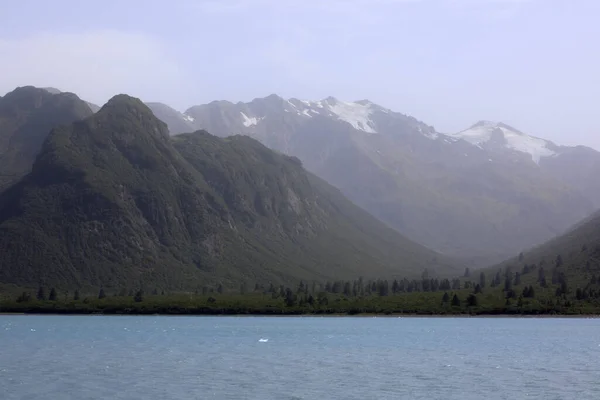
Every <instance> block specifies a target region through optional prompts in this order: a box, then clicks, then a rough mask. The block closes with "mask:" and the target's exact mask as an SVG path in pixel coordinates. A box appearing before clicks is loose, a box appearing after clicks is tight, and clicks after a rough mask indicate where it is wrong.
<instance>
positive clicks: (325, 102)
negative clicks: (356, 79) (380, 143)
mask: <svg viewBox="0 0 600 400" xmlns="http://www.w3.org/2000/svg"><path fill="white" fill-rule="evenodd" d="M287 102H288V104H289V105H290V106H291V107H292V108H293V109H294V111H295V112H296V113H297V114H298V115H304V116H306V117H312V116H314V115H322V116H327V117H335V118H337V119H338V120H340V121H344V122H347V123H349V124H350V125H352V127H353V128H354V129H357V130H360V131H363V132H367V133H377V129H376V125H375V123H374V122H373V120H372V119H371V114H372V113H373V103H371V102H368V101H361V102H346V101H341V100H338V99H336V98H335V97H331V96H330V97H327V98H325V99H322V100H319V101H312V100H298V99H294V98H292V99H289V100H288V101H287ZM286 111H288V112H290V111H291V110H286Z"/></svg>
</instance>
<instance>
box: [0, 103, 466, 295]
mask: <svg viewBox="0 0 600 400" xmlns="http://www.w3.org/2000/svg"><path fill="white" fill-rule="evenodd" d="M0 248H2V249H3V251H2V252H1V253H0V282H2V283H7V284H16V285H24V286H36V285H38V284H42V283H43V284H44V285H47V286H51V285H54V286H58V287H79V286H85V285H87V286H95V287H98V286H104V287H112V288H135V287H139V286H140V285H143V286H147V287H162V288H170V289H182V288H187V289H195V288H198V287H201V286H203V285H209V284H216V283H217V282H222V283H223V284H224V285H233V284H238V285H239V283H240V282H242V281H251V282H262V283H268V282H269V281H271V282H273V283H283V282H286V281H288V282H297V281H298V280H300V279H304V280H313V279H314V280H325V279H338V278H339V279H342V278H348V279H349V278H352V279H354V278H356V277H358V276H361V275H363V276H365V277H369V276H373V277H377V276H381V277H384V276H389V277H392V276H404V275H406V276H418V275H420V274H421V272H422V271H423V270H424V269H428V270H429V271H431V272H432V273H435V274H438V275H452V274H456V273H457V272H458V268H457V267H454V266H453V264H452V263H451V262H450V261H448V260H447V259H446V258H445V257H443V256H441V255H439V254H437V253H435V252H433V251H431V250H428V249H426V248H424V247H422V246H420V245H417V244H415V243H413V242H411V241H409V240H407V239H406V238H404V237H403V236H401V235H400V234H398V233H397V232H396V231H394V230H393V229H391V228H389V227H387V226H386V225H384V224H382V223H381V222H380V221H378V220H377V219H375V218H374V217H372V216H370V215H369V214H368V213H366V212H365V211H363V210H361V209H360V208H358V207H357V206H355V205H354V204H353V203H351V202H350V201H349V200H347V199H345V198H344V197H343V196H342V194H341V193H340V192H339V190H337V189H335V188H333V187H332V186H330V185H329V184H327V183H325V182H324V181H323V180H321V179H319V178H317V177H315V176H313V175H312V174H310V173H308V172H306V171H305V170H304V169H303V168H302V166H301V163H300V161H299V160H298V159H296V158H294V157H289V156H286V155H282V154H277V153H275V152H273V151H271V150H269V149H267V148H266V147H265V146H263V145H261V144H260V143H258V142H257V141H255V140H253V139H251V138H249V137H243V136H234V137H230V138H227V139H221V138H217V137H214V136H211V135H210V134H208V133H206V132H201V131H200V132H195V133H190V134H185V135H179V136H176V137H170V136H169V135H168V129H167V126H166V125H165V124H164V123H163V122H161V121H159V120H158V119H157V118H156V117H155V116H154V115H153V114H152V112H151V110H150V109H149V108H148V107H146V106H145V105H144V104H143V103H141V102H140V101H139V100H137V99H134V98H131V97H129V96H126V95H118V96H115V97H114V98H112V99H111V100H110V101H109V102H108V103H107V104H105V105H104V106H103V107H102V109H101V110H100V111H98V112H97V113H95V114H94V115H92V116H89V117H87V118H85V119H84V120H81V121H76V122H74V123H73V124H71V125H62V126H59V127H56V128H55V129H53V130H52V132H51V133H50V135H49V136H48V138H47V139H46V141H45V142H44V145H43V148H42V149H41V151H40V153H39V155H38V156H37V158H36V160H35V162H34V164H33V168H32V170H31V172H30V173H29V174H27V175H26V176H25V177H24V178H23V179H21V180H20V181H19V182H18V183H16V184H15V185H13V186H11V187H10V188H8V189H7V190H6V191H4V192H3V193H1V194H0Z"/></svg>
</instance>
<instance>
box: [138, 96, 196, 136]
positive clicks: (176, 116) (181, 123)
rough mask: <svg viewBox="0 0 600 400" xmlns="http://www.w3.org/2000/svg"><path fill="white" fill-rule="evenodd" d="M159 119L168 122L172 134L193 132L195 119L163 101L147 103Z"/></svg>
mask: <svg viewBox="0 0 600 400" xmlns="http://www.w3.org/2000/svg"><path fill="white" fill-rule="evenodd" d="M145 104H146V105H147V106H148V107H149V108H150V109H151V110H152V112H153V113H154V115H156V117H157V118H158V119H160V120H161V121H163V122H164V123H165V124H167V127H168V128H169V132H170V133H171V134H172V135H175V134H179V133H188V132H193V131H195V130H197V129H195V128H194V119H193V118H191V117H188V116H187V115H185V114H182V113H180V112H179V111H177V110H175V109H174V108H171V107H169V106H168V105H166V104H163V103H152V102H150V103H145Z"/></svg>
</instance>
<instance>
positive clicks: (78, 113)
mask: <svg viewBox="0 0 600 400" xmlns="http://www.w3.org/2000/svg"><path fill="white" fill-rule="evenodd" d="M91 114H92V111H91V109H90V107H89V106H88V105H87V104H86V103H85V102H84V101H82V100H80V99H79V98H78V97H77V96H76V95H74V94H72V93H60V92H59V93H56V94H53V93H51V92H50V91H48V90H46V89H38V88H35V87H33V86H25V87H20V88H17V89H15V90H14V91H12V92H10V93H8V94H7V95H6V96H4V97H1V98H0V189H2V188H3V187H6V186H7V185H8V184H9V183H10V182H14V181H16V180H17V179H19V178H20V177H22V176H23V175H25V174H26V173H27V172H29V170H30V169H31V165H32V164H33V161H34V159H35V157H36V155H37V154H38V152H39V151H40V148H41V146H42V143H43V142H44V140H45V139H46V136H48V133H50V130H51V129H52V128H53V127H55V126H57V125H61V124H70V123H72V122H73V121H76V120H79V119H82V118H85V117H87V116H89V115H91Z"/></svg>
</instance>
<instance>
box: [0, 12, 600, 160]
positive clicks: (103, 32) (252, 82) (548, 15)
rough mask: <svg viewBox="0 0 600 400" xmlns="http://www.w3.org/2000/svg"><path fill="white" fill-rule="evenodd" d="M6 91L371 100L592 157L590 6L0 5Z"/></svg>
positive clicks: (433, 120)
mask: <svg viewBox="0 0 600 400" xmlns="http://www.w3.org/2000/svg"><path fill="white" fill-rule="evenodd" d="M0 10H1V12H0V55H1V58H0V60H1V61H0V94H4V93H6V92H9V91H11V90H13V89H14V88H15V87H17V86H25V85H34V86H41V87H43V86H52V87H56V88H58V89H61V90H63V91H71V92H75V93H77V94H78V95H79V96H80V97H81V98H83V99H85V100H88V101H91V102H94V103H96V104H99V105H102V104H103V103H104V102H106V101H107V100H108V99H109V98H110V97H112V96H113V95H115V94H118V93H127V94H130V95H132V96H136V97H139V98H141V99H142V100H144V101H160V102H163V103H166V104H169V105H171V106H172V107H174V108H176V109H178V110H180V111H184V110H185V109H187V108H188V107H190V106H192V105H196V104H203V103H207V102H210V101H212V100H230V101H234V102H236V101H249V100H252V99H253V98H256V97H264V96H267V95H269V94H272V93H276V94H278V95H280V96H282V97H285V98H289V97H296V98H300V99H311V100H317V99H322V98H325V97H328V96H333V97H336V98H338V99H341V100H346V101H354V100H361V99H369V100H371V101H372V102H374V103H377V104H380V105H382V106H384V107H387V108H390V109H392V110H394V111H398V112H402V113H405V114H409V115H412V116H414V117H416V118H418V119H420V120H422V121H424V122H426V123H428V124H430V125H433V126H434V127H435V128H436V129H437V130H438V131H440V132H445V133H450V132H457V131H460V130H463V129H466V128H467V127H469V126H471V125H472V124H474V123H475V122H477V121H478V120H484V119H485V120H492V121H502V122H505V123H507V124H509V125H512V126H514V127H515V128H517V129H519V130H521V131H524V132H526V133H529V134H532V135H535V136H539V137H543V138H546V139H550V140H553V141H555V142H556V143H558V144H566V145H575V144H584V145H588V146H592V147H594V148H596V149H600V118H598V113H599V112H600V101H599V100H598V97H599V96H600V24H598V20H599V18H600V1H598V0H170V1H158V0H128V1H123V0H103V1H101V2H92V1H81V0H53V1H39V0H0Z"/></svg>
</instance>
